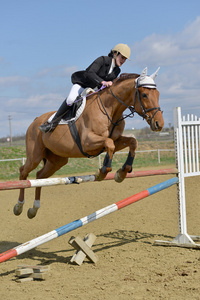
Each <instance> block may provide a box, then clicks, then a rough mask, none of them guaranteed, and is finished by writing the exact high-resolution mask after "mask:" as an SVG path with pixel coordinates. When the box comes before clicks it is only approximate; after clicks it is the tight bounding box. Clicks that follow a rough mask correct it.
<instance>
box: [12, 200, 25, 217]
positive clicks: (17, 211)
mask: <svg viewBox="0 0 200 300" xmlns="http://www.w3.org/2000/svg"><path fill="white" fill-rule="evenodd" d="M22 211H23V205H20V204H18V203H17V204H16V205H15V206H14V208H13V212H14V214H15V216H19V215H21V213H22Z"/></svg>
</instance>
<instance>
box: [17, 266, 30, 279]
mask: <svg viewBox="0 0 200 300" xmlns="http://www.w3.org/2000/svg"><path fill="white" fill-rule="evenodd" d="M32 273H33V269H31V268H26V269H17V270H15V275H16V276H18V277H26V276H27V275H30V274H32Z"/></svg>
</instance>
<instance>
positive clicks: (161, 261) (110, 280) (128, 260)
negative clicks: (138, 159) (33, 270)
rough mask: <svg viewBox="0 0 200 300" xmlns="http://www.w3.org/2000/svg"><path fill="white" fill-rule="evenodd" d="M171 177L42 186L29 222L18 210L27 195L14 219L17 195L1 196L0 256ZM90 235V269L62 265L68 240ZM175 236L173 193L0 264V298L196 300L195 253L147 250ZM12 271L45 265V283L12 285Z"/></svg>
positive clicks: (195, 210)
mask: <svg viewBox="0 0 200 300" xmlns="http://www.w3.org/2000/svg"><path fill="white" fill-rule="evenodd" d="M171 177H173V175H163V176H153V177H145V178H144V177H143V178H135V179H126V180H125V181H124V182H123V183H121V184H119V183H115V182H114V181H104V182H91V183H83V184H80V185H71V186H57V187H46V188H43V191H42V201H41V208H40V210H39V212H38V215H37V216H36V218H35V219H32V220H29V219H28V218H27V216H26V211H27V210H28V208H29V207H30V206H32V203H33V199H34V190H33V189H27V190H26V203H25V205H24V211H23V213H22V215H21V216H19V217H16V216H14V214H13V206H14V205H15V203H16V201H17V199H18V190H11V191H2V192H1V193H0V198H1V210H0V219H1V233H0V252H4V251H6V250H8V249H10V248H13V247H15V246H17V245H19V244H22V243H24V242H26V241H29V240H32V239H34V238H36V237H37V236H40V235H43V234H45V233H47V232H49V231H51V230H53V229H56V228H58V227H60V226H63V225H65V224H67V223H69V222H72V221H74V220H76V219H79V218H82V217H84V216H87V215H89V214H90V213H93V212H95V211H96V210H98V209H101V208H103V207H105V206H107V205H109V204H112V203H114V202H117V201H119V200H122V199H124V198H126V197H128V196H131V195H133V194H135V193H137V192H140V191H143V190H145V189H146V188H148V187H151V186H153V185H155V184H158V183H160V182H162V181H165V180H167V179H169V178H171ZM199 195H200V185H199V178H198V177H195V178H188V179H186V197H187V221H188V233H189V234H191V235H200V230H199V228H200V220H199V216H200V214H199V213H200V199H199ZM87 233H94V234H95V235H96V236H97V239H96V241H95V244H94V245H93V247H92V249H93V250H94V252H95V254H96V255H97V256H98V262H97V263H96V264H93V263H91V262H90V261H88V260H87V259H86V260H85V261H84V262H83V264H82V265H81V266H77V265H74V264H71V263H70V259H71V257H72V255H73V254H74V252H75V250H74V249H73V248H72V247H71V246H70V245H69V244H68V240H69V239H70V237H71V236H78V235H79V236H81V237H82V238H83V237H84V236H85V235H86V234H87ZM177 234H178V215H177V198H176V186H173V187H170V188H168V189H167V190H164V191H161V192H159V193H157V194H155V195H152V196H150V197H148V198H146V199H143V200H141V201H139V202H137V203H135V204H132V205H130V206H128V207H126V208H123V209H121V210H120V211H117V212H114V213H112V214H110V215H108V216H106V217H103V218H101V219H99V220H96V221H94V222H92V223H90V224H88V225H86V226H83V227H81V228H78V229H76V230H75V231H73V232H70V233H68V234H66V235H63V236H61V237H60V238H57V239H55V240H53V241H51V242H48V243H45V244H43V245H41V246H39V247H37V248H36V249H33V250H30V251H28V252H26V253H24V254H22V255H19V256H17V257H16V258H14V259H11V260H8V261H6V262H3V263H2V264H0V299H2V300H11V299H26V300H34V299H37V300H40V299H41V300H44V299H48V300H51V299H56V300H64V299H70V300H76V299H81V300H83V299H88V300H94V299H95V300H102V299H103V300H112V299H113V300H114V299H115V300H129V299H145V300H146V299H174V300H179V299H190V300H192V299H198V300H199V299H200V268H199V266H200V252H199V250H194V249H186V248H179V247H162V246H154V245H153V244H154V241H155V240H158V239H159V240H172V239H173V238H174V237H175V236H177ZM20 264H29V265H36V264H41V265H48V266H50V272H49V275H48V277H47V279H46V280H45V281H30V282H23V283H17V282H16V281H15V269H17V266H18V265H20Z"/></svg>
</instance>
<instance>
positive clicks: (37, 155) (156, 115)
mask: <svg viewBox="0 0 200 300" xmlns="http://www.w3.org/2000/svg"><path fill="white" fill-rule="evenodd" d="M158 70H159V69H158ZM158 70H157V71H156V72H155V73H154V74H152V75H151V76H147V68H145V69H144V70H143V71H142V73H141V75H137V74H122V75H121V76H120V77H119V78H117V79H115V81H114V82H113V85H112V86H111V88H105V89H102V90H101V91H99V92H96V93H93V94H92V95H89V96H88V97H87V101H86V106H85V109H84V111H83V113H82V115H81V116H80V117H79V118H78V120H77V121H76V127H77V130H78V133H79V137H80V141H81V145H82V150H83V151H80V148H79V147H78V145H77V143H76V142H75V141H74V139H73V137H72V135H71V133H70V129H69V126H70V125H58V126H57V127H56V129H55V130H54V131H53V132H48V133H43V132H41V131H40V130H39V126H40V125H41V124H42V123H44V122H45V121H47V120H48V119H49V117H50V116H51V115H52V113H53V112H49V113H45V114H43V115H42V116H40V117H38V118H36V119H35V120H34V121H33V122H32V124H31V125H30V126H29V128H28V130H27V133H26V154H27V160H26V163H25V164H24V165H23V166H22V167H21V168H20V177H19V178H20V180H26V179H27V176H28V174H29V173H30V172H31V171H32V170H34V169H35V168H36V167H37V166H38V165H39V163H40V162H41V161H42V160H43V161H44V166H43V168H42V169H41V170H40V171H38V172H37V177H36V178H37V179H38V178H48V177H49V176H51V175H53V174H54V173H55V172H56V171H57V170H59V169H60V168H61V167H62V166H64V165H65V164H67V162H68V159H69V158H70V157H73V158H79V157H84V154H83V153H87V156H97V155H99V154H100V153H101V152H106V156H105V159H104V163H103V167H102V168H101V169H100V170H99V171H98V173H97V175H96V180H99V181H100V180H103V179H104V178H105V177H106V175H107V173H108V172H110V171H111V170H112V169H111V162H112V158H113V154H114V153H115V152H116V151H120V150H122V149H124V148H126V147H129V154H128V157H127V160H126V162H125V164H124V165H123V167H122V168H121V169H119V170H118V171H117V173H116V174H115V180H116V181H117V182H121V181H122V180H123V179H124V178H125V177H126V175H127V173H128V172H131V171H132V164H133V160H134V155H135V150H136V148H137V141H136V139H135V138H134V137H126V136H123V135H122V134H123V130H124V126H125V120H124V117H123V112H124V111H125V110H126V109H127V108H129V109H130V111H131V113H132V114H134V112H136V113H138V114H139V115H140V116H141V117H142V118H143V119H145V120H146V121H147V123H148V124H149V126H150V128H151V129H152V130H153V131H160V130H161V129H162V128H163V126H164V120H163V117H162V112H161V109H160V107H159V92H158V90H157V88H156V84H155V82H154V79H155V77H156V75H157V73H158ZM40 194H41V187H37V188H36V191H35V201H34V204H33V207H32V208H30V209H29V210H28V217H29V218H33V217H35V215H36V213H37V210H38V208H39V207H40ZM24 202H25V201H24V189H20V195H19V200H18V203H17V204H16V205H15V207H14V213H15V215H20V214H21V212H22V209H23V204H24Z"/></svg>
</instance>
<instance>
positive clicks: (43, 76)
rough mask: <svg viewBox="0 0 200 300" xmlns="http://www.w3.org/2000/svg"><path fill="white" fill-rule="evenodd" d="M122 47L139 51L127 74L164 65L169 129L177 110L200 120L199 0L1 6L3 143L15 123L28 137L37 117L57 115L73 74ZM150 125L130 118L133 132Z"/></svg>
mask: <svg viewBox="0 0 200 300" xmlns="http://www.w3.org/2000/svg"><path fill="white" fill-rule="evenodd" d="M118 43H125V44H128V45H129V46H130V48H131V61H128V60H127V61H126V62H125V64H124V65H123V66H122V68H121V69H122V73H138V74H140V73H141V72H142V70H143V69H144V68H145V67H147V68H148V74H149V75H150V74H152V73H153V72H155V71H156V69H157V68H158V67H160V71H159V74H158V76H157V78H156V84H157V89H158V90H159V92H160V106H161V109H162V110H163V117H164V120H165V126H166V127H168V126H169V123H171V124H173V109H174V107H177V106H180V107H181V109H182V114H187V113H189V114H191V113H192V114H196V115H197V116H198V117H200V1H199V0H190V1H186V0H168V1H161V0H151V1H149V0H143V1H138V0H137V1H135V0H123V1H119V0H115V1H114V0H109V1H108V0H101V1H100V0H98V1H97V0H73V1H72V0H34V1H33V0H32V1H30V0H17V1H16V0H0V138H1V137H7V136H9V134H10V126H9V125H11V132H12V136H17V135H23V134H25V132H26V130H27V128H28V126H29V125H30V124H31V122H32V121H33V120H34V119H35V117H37V116H40V115H41V114H43V113H45V112H47V111H55V110H57V109H58V107H59V106H60V104H61V103H62V102H63V100H64V99H65V98H66V97H67V95H68V93H69V91H70V88H71V86H72V83H71V74H72V73H73V72H75V71H77V70H84V69H85V68H87V67H88V66H89V65H90V63H91V62H92V61H93V60H94V59H96V58H97V57H99V56H102V55H107V54H108V53H109V52H110V50H111V49H112V48H113V47H114V46H115V45H116V44H118ZM9 119H10V122H9ZM146 126H148V125H147V123H146V122H145V121H144V120H142V118H141V117H139V116H136V115H135V117H134V118H131V119H126V128H127V129H129V128H136V129H139V128H143V127H146Z"/></svg>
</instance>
